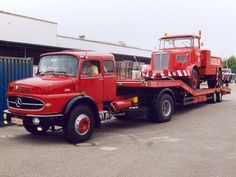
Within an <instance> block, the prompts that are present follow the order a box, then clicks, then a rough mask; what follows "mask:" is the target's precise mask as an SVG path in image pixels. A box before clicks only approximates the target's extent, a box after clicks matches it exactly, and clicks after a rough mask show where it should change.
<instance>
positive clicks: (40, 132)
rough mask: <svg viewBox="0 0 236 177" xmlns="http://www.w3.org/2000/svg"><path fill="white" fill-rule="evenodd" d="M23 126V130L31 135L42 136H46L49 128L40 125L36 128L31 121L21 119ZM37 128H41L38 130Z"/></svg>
mask: <svg viewBox="0 0 236 177" xmlns="http://www.w3.org/2000/svg"><path fill="white" fill-rule="evenodd" d="M23 126H24V128H25V129H26V130H27V131H28V132H29V133H31V134H33V135H43V134H46V133H47V131H48V129H49V128H50V126H48V125H40V126H36V125H34V124H33V123H32V120H31V119H23ZM38 127H41V129H40V130H39V129H38Z"/></svg>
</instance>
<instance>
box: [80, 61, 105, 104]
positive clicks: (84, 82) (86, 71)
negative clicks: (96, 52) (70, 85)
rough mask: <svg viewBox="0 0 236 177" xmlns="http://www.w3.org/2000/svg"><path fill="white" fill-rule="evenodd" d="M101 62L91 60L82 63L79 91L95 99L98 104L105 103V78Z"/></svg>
mask: <svg viewBox="0 0 236 177" xmlns="http://www.w3.org/2000/svg"><path fill="white" fill-rule="evenodd" d="M101 71H102V70H101V60H100V59H90V60H84V61H83V62H82V67H80V75H79V76H80V81H79V83H78V84H79V86H78V87H79V90H80V92H84V93H85V94H86V95H88V96H90V97H91V98H93V99H94V100H95V101H96V103H97V104H99V103H102V102H103V76H102V72H101Z"/></svg>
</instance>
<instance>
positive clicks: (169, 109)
mask: <svg viewBox="0 0 236 177" xmlns="http://www.w3.org/2000/svg"><path fill="white" fill-rule="evenodd" d="M173 113H174V101H173V98H172V97H171V96H170V95H169V94H163V95H162V96H161V97H160V99H158V100H156V103H155V106H154V108H153V109H152V110H151V111H150V112H149V114H148V118H149V119H150V120H151V121H153V122H159V123H162V122H168V121H170V120H171V118H172V116H173Z"/></svg>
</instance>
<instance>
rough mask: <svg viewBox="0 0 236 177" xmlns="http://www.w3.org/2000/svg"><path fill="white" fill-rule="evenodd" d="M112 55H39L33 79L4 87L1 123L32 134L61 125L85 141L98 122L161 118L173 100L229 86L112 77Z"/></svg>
mask: <svg viewBox="0 0 236 177" xmlns="http://www.w3.org/2000/svg"><path fill="white" fill-rule="evenodd" d="M115 68H116V67H115V60H114V56H113V55H111V54H104V53H97V52H69V51H68V52H56V53H47V54H43V55H42V56H41V59H40V64H39V69H38V73H37V75H36V77H34V78H28V79H24V80H19V81H15V82H12V83H10V84H9V88H8V94H7V96H8V109H7V110H5V111H4V115H3V117H4V120H5V123H9V122H18V123H19V121H22V122H23V125H24V127H25V129H26V130H27V131H28V132H30V133H32V134H44V133H46V132H47V131H48V130H49V128H51V130H55V126H60V127H62V128H63V132H64V135H65V138H66V139H67V140H68V141H69V142H70V143H79V142H84V141H86V140H88V139H89V138H90V137H91V135H92V134H93V132H94V128H96V127H100V124H101V121H105V120H108V119H111V118H112V116H124V115H129V116H130V115H131V116H132V115H135V114H136V113H137V112H142V111H140V110H142V109H143V108H146V109H145V110H147V117H148V118H149V119H150V120H151V121H153V122H167V121H169V120H170V119H171V118H172V115H173V114H174V112H175V106H176V104H177V103H180V104H183V105H187V104H194V103H199V102H205V101H207V100H209V101H211V102H214V103H215V102H221V100H222V96H223V95H224V94H228V93H230V89H229V88H223V87H219V88H210V89H193V88H191V87H190V86H188V85H187V84H186V83H185V82H183V81H182V80H175V79H170V78H165V79H140V80H119V79H117V78H116V69H115Z"/></svg>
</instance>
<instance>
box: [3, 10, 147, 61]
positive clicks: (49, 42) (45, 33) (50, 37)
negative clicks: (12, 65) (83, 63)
mask: <svg viewBox="0 0 236 177" xmlns="http://www.w3.org/2000/svg"><path fill="white" fill-rule="evenodd" d="M0 40H1V41H10V42H18V43H25V44H36V45H43V46H52V47H62V48H68V49H70V48H71V49H83V50H93V51H100V52H110V53H116V54H123V55H131V56H140V57H151V51H149V50H144V49H138V48H134V47H125V46H119V45H116V44H111V43H105V42H98V41H91V40H80V39H76V38H69V37H65V36H60V35H57V24H56V23H53V22H48V21H44V20H40V19H34V18H30V17H25V16H20V15H16V14H10V13H6V12H2V11H0Z"/></svg>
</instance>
